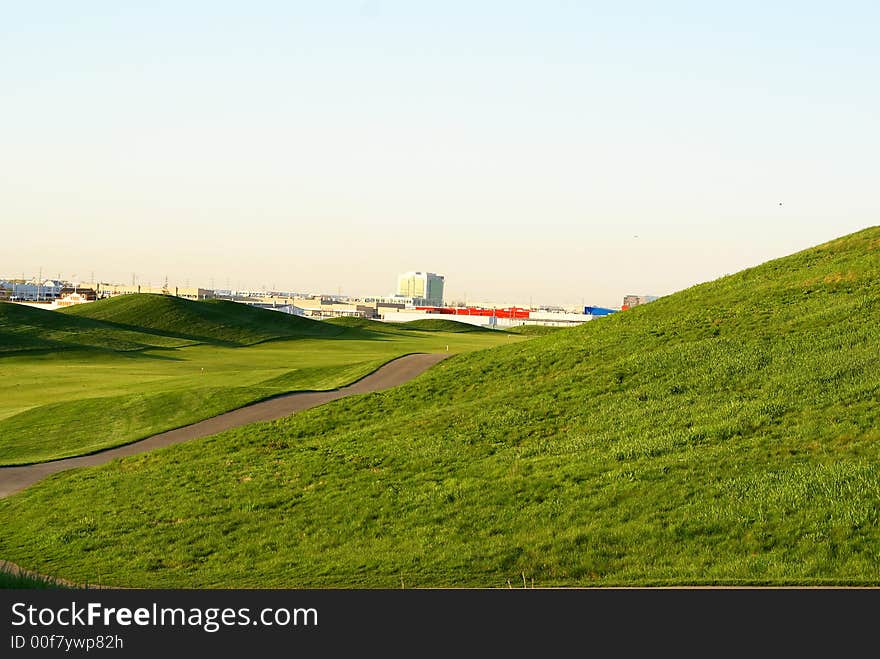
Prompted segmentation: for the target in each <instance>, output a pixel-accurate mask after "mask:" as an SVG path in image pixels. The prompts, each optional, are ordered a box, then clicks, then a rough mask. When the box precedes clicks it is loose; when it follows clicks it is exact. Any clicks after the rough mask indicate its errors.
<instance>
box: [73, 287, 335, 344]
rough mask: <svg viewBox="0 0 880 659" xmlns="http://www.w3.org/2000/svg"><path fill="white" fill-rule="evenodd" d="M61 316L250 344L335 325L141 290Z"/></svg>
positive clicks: (329, 332) (322, 333) (326, 331)
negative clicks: (137, 292) (142, 291)
mask: <svg viewBox="0 0 880 659" xmlns="http://www.w3.org/2000/svg"><path fill="white" fill-rule="evenodd" d="M61 313H62V314H65V315H68V316H72V317H76V318H88V319H93V320H98V321H104V322H110V323H113V324H114V325H115V326H117V327H122V328H129V329H132V330H139V331H144V330H146V331H150V332H153V333H156V334H160V335H165V336H173V337H181V338H185V339H189V340H191V341H199V342H222V343H227V344H233V345H251V344H254V343H259V342H261V341H268V340H271V339H289V338H300V337H323V338H326V337H331V336H335V335H337V334H339V333H340V331H339V330H338V329H336V328H332V327H328V326H327V325H326V324H324V323H321V322H319V321H316V320H311V319H309V318H302V317H300V316H293V315H291V314H284V313H279V312H277V311H272V310H271V309H261V308H259V307H251V306H248V305H246V304H241V303H239V302H231V301H229V300H200V301H194V300H187V299H184V298H180V297H175V296H171V295H157V294H152V293H139V294H135V295H120V296H117V297H112V298H107V299H104V300H98V301H97V302H93V303H91V304H82V305H76V306H72V307H68V308H66V309H64V310H62V311H61Z"/></svg>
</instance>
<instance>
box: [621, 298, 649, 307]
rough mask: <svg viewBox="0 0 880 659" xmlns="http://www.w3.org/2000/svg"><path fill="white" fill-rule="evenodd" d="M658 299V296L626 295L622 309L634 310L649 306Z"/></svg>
mask: <svg viewBox="0 0 880 659" xmlns="http://www.w3.org/2000/svg"><path fill="white" fill-rule="evenodd" d="M656 299H657V296H656V295H626V296H624V298H623V306H622V307H621V308H622V309H632V308H633V307H637V306H639V305H641V304H647V303H648V302H653V301H654V300H656Z"/></svg>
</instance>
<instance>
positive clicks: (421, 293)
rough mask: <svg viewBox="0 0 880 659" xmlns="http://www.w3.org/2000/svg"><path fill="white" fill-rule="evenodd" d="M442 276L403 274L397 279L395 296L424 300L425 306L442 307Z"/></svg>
mask: <svg viewBox="0 0 880 659" xmlns="http://www.w3.org/2000/svg"><path fill="white" fill-rule="evenodd" d="M443 281H444V279H443V275H438V274H436V273H434V272H404V273H403V274H400V275H398V277H397V294H398V295H400V296H402V297H411V298H418V299H421V300H424V302H425V304H426V305H430V306H438V307H439V306H443Z"/></svg>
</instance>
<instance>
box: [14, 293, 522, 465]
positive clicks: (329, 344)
mask: <svg viewBox="0 0 880 659" xmlns="http://www.w3.org/2000/svg"><path fill="white" fill-rule="evenodd" d="M132 297H134V296H132ZM144 297H153V296H144ZM148 301H149V300H148ZM126 302H128V301H126ZM163 302H164V301H163ZM95 304H96V305H97V304H98V303H95ZM102 304H103V303H102ZM190 304H198V303H190ZM229 304H232V303H229ZM9 306H14V305H9ZM129 306H130V302H129ZM239 306H241V305H239ZM250 311H253V310H250ZM39 313H40V314H56V313H58V312H51V311H41V312H39ZM262 313H263V314H268V315H269V316H270V320H275V318H273V316H275V315H277V316H282V314H279V313H278V312H272V311H263V312H262ZM258 317H259V314H258ZM52 320H55V319H54V318H53V319H52ZM127 320H128V321H129V322H130V321H131V319H127ZM311 322H312V324H313V325H314V326H318V327H317V328H315V327H312V326H311V325H309V326H307V329H308V330H309V333H312V334H314V333H317V331H318V330H319V329H327V330H329V331H328V332H327V334H328V335H329V336H328V337H327V338H280V339H276V340H268V341H264V342H262V343H256V344H254V345H240V346H230V345H229V344H228V342H220V341H215V342H213V343H201V344H196V345H188V346H184V347H178V348H162V349H140V350H124V351H117V350H110V349H89V350H85V349H81V348H79V347H78V346H73V347H72V348H69V349H64V350H59V349H49V350H22V351H19V352H17V353H10V352H9V351H7V352H6V353H5V356H2V357H0V465H15V464H28V463H33V462H42V461H46V460H52V459H58V458H63V457H70V456H75V455H82V454H85V453H90V452H94V451H97V450H101V449H104V448H109V447H113V446H118V445H121V444H126V443H129V442H132V441H135V440H137V439H141V438H144V437H147V436H149V435H152V434H155V433H157V432H162V431H164V430H169V429H171V428H176V427H179V426H182V425H186V424H189V423H193V422H195V421H199V420H201V419H204V418H207V417H210V416H214V415H216V414H220V413H222V412H225V411H228V410H231V409H234V408H236V407H240V406H242V405H245V404H248V403H251V402H254V401H257V400H260V399H263V398H267V397H269V396H273V395H276V394H281V393H286V392H290V391H300V390H326V389H333V388H336V387H339V386H342V385H344V384H347V383H349V382H352V381H354V380H356V379H358V378H360V377H363V376H364V375H366V374H368V373H370V372H371V371H373V370H375V369H376V368H378V367H379V366H380V365H382V364H383V363H385V362H387V361H389V360H391V359H394V358H395V357H399V356H401V355H404V354H407V353H412V352H427V353H431V352H445V351H446V349H447V346H448V350H449V352H450V353H455V352H460V351H469V350H477V349H481V348H487V347H490V346H493V345H497V344H498V343H501V342H511V341H517V340H521V339H520V338H519V337H517V336H508V335H505V334H503V333H501V332H490V331H484V332H422V331H413V330H410V331H404V330H400V329H397V328H394V327H389V326H384V325H382V324H381V323H376V324H375V326H374V327H373V328H372V329H364V328H362V327H358V326H356V325H352V324H350V323H349V324H346V323H340V324H335V323H327V324H325V323H321V322H318V321H311ZM154 324H155V323H154ZM129 327H130V326H129ZM125 332H126V333H127V334H131V330H130V329H126V330H125ZM74 334H75V333H74ZM226 334H227V335H230V334H231V332H230V331H229V330H227V331H226ZM160 338H162V340H163V341H167V340H168V339H167V337H165V336H162V337H160ZM203 340H205V339H204V338H203Z"/></svg>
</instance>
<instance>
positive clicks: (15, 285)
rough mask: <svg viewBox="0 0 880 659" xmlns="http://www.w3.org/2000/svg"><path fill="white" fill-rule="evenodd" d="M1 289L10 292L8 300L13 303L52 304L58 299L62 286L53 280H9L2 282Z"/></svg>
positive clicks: (0, 283)
mask: <svg viewBox="0 0 880 659" xmlns="http://www.w3.org/2000/svg"><path fill="white" fill-rule="evenodd" d="M0 287H2V288H3V289H5V290H6V291H7V292H8V299H9V300H11V301H13V302H51V301H52V300H54V299H55V298H57V297H58V295H59V293H60V292H61V288H62V284H61V282H58V281H54V280H52V279H46V280H44V281H24V280H8V281H0Z"/></svg>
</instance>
